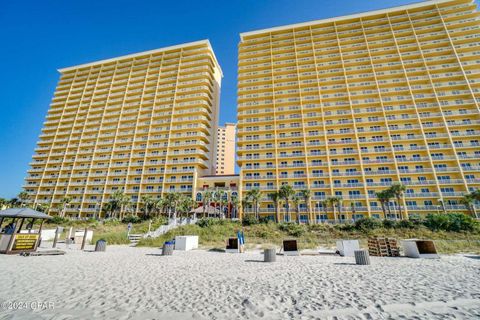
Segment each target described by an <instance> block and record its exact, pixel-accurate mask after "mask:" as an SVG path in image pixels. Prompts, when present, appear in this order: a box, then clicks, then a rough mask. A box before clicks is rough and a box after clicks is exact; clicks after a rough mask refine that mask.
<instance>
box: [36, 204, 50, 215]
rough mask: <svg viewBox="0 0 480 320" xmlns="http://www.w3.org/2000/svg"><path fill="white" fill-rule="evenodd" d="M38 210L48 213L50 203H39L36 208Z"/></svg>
mask: <svg viewBox="0 0 480 320" xmlns="http://www.w3.org/2000/svg"><path fill="white" fill-rule="evenodd" d="M37 210H38V211H40V212H43V213H48V210H50V204H48V203H41V204H40V205H39V206H38V208H37Z"/></svg>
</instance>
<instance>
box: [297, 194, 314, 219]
mask: <svg viewBox="0 0 480 320" xmlns="http://www.w3.org/2000/svg"><path fill="white" fill-rule="evenodd" d="M300 195H301V197H302V198H303V201H304V202H305V209H306V210H307V223H310V222H311V220H310V199H311V197H312V192H311V191H310V190H309V189H303V190H300Z"/></svg>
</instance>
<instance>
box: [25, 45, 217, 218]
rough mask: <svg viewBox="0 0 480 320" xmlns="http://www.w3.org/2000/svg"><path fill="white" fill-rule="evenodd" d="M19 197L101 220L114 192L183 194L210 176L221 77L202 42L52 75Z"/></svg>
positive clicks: (135, 196) (137, 195) (134, 199)
mask: <svg viewBox="0 0 480 320" xmlns="http://www.w3.org/2000/svg"><path fill="white" fill-rule="evenodd" d="M59 71H60V73H61V77H60V80H59V83H58V86H57V88H56V91H55V96H54V98H53V101H52V103H51V107H50V110H49V111H48V115H47V118H46V121H45V123H44V128H43V129H42V134H41V136H40V140H39V141H38V146H37V148H36V149H35V154H34V156H33V162H32V163H31V169H30V170H29V172H28V177H27V178H26V186H25V189H26V190H27V191H28V192H29V193H30V195H31V201H32V202H33V204H34V205H37V204H42V203H47V204H50V205H51V209H50V213H55V212H58V210H59V207H61V202H62V199H64V198H70V199H71V202H70V203H69V205H68V208H67V214H75V215H89V214H94V213H96V212H100V210H101V209H102V205H104V204H105V203H106V202H107V201H108V200H109V197H110V195H111V194H112V193H114V192H115V191H117V190H120V191H122V192H123V193H124V194H126V195H127V196H129V198H130V199H131V201H132V203H134V207H133V208H132V211H134V212H138V211H139V205H138V200H139V199H140V198H141V196H142V195H152V196H154V197H160V196H161V195H162V194H164V193H166V192H182V193H185V194H190V195H192V192H193V191H194V190H195V189H196V186H195V183H196V178H197V176H201V175H206V174H211V173H212V172H214V170H215V149H214V140H215V138H216V135H217V124H218V112H219V92H220V84H221V78H222V71H221V69H220V66H219V64H218V62H217V60H216V58H215V54H214V52H213V50H212V47H211V45H210V43H209V41H208V40H204V41H197V42H192V43H187V44H182V45H177V46H172V47H167V48H162V49H157V50H152V51H147V52H142V53H137V54H131V55H127V56H123V57H118V58H113V59H108V60H102V61H98V62H93V63H87V64H83V65H79V66H74V67H70V68H64V69H60V70H59Z"/></svg>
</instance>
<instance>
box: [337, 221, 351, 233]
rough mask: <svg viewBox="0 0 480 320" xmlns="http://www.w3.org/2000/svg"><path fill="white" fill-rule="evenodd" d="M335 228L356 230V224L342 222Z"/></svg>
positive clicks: (348, 230)
mask: <svg viewBox="0 0 480 320" xmlns="http://www.w3.org/2000/svg"><path fill="white" fill-rule="evenodd" d="M335 228H336V229H337V230H340V231H346V232H351V231H354V230H356V226H355V225H354V224H352V223H341V224H337V225H335Z"/></svg>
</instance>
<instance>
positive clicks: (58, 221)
mask: <svg viewBox="0 0 480 320" xmlns="http://www.w3.org/2000/svg"><path fill="white" fill-rule="evenodd" d="M69 222H70V219H68V218H64V217H60V216H54V217H53V218H52V219H50V220H48V223H51V224H67V223H69Z"/></svg>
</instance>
